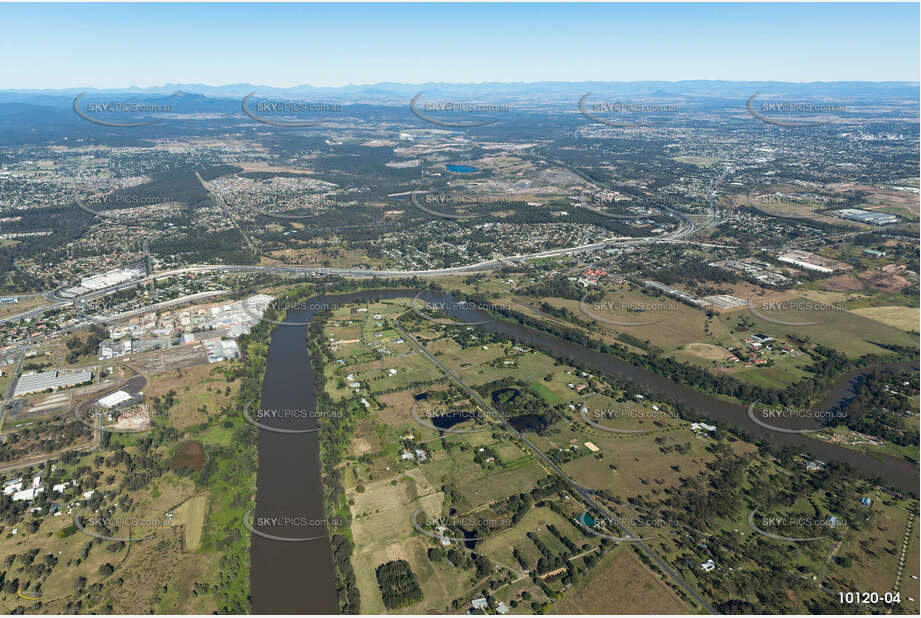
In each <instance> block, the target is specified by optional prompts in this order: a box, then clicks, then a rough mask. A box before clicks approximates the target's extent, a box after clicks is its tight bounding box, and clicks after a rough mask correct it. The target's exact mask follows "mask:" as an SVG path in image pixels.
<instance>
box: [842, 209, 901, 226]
mask: <svg viewBox="0 0 921 618" xmlns="http://www.w3.org/2000/svg"><path fill="white" fill-rule="evenodd" d="M836 212H837V213H838V216H839V217H841V218H842V219H850V220H851V221H859V222H860V223H866V224H868V225H889V224H890V223H896V222H897V221H898V220H899V218H898V217H896V216H895V215H890V214H889V213H886V212H874V211H872V210H860V209H859V208H842V209H841V210H838V211H836Z"/></svg>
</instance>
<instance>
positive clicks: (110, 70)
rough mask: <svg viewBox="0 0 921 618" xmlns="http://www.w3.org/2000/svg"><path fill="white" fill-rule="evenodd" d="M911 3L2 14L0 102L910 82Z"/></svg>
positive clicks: (71, 9)
mask: <svg viewBox="0 0 921 618" xmlns="http://www.w3.org/2000/svg"><path fill="white" fill-rule="evenodd" d="M918 23H919V4H918V3H904V4H852V3H841V4H838V3H834V4H832V3H819V4H723V3H720V4H690V3H681V4H517V3H514V4H336V5H332V4H298V5H295V4H64V5H62V4H37V5H36V4H30V5H24V4H3V5H0V54H2V56H0V57H2V58H3V62H2V63H0V90H8V89H19V88H71V87H94V88H120V87H128V86H132V85H136V86H142V87H145V86H159V85H163V84H165V83H174V84H176V83H203V84H207V85H212V86H213V85H224V84H234V83H252V84H256V85H266V86H276V87H287V86H295V85H302V84H310V85H313V86H341V85H345V84H373V83H378V82H386V81H392V82H404V83H422V82H455V83H469V82H491V81H498V82H534V81H595V80H598V81H634V80H665V81H676V80H685V79H715V80H739V81H761V80H777V81H792V82H811V81H912V82H915V81H918V80H919V26H918Z"/></svg>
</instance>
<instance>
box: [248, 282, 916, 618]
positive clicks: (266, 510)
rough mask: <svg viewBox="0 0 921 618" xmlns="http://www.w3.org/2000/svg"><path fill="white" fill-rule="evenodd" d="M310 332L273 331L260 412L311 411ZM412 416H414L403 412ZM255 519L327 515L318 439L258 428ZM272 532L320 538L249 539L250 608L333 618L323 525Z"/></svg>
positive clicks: (715, 413) (775, 438) (855, 456)
mask: <svg viewBox="0 0 921 618" xmlns="http://www.w3.org/2000/svg"><path fill="white" fill-rule="evenodd" d="M412 294H413V292H408V291H407V290H389V289H388V290H367V291H360V292H353V293H349V294H340V295H331V296H323V297H317V298H313V299H311V301H310V302H312V303H317V304H324V303H326V304H347V303H354V302H366V301H370V300H375V299H393V298H407V297H408V296H412ZM421 299H422V300H423V301H426V302H432V303H439V302H446V303H448V304H449V305H448V306H451V305H450V303H451V298H450V297H449V296H447V295H443V294H432V293H428V292H426V293H424V294H423V295H422V296H421ZM449 313H451V314H452V315H454V316H456V317H458V318H460V319H462V320H465V321H469V322H477V321H481V320H485V319H489V318H490V316H488V315H485V314H482V313H479V312H476V311H471V310H450V311H449ZM312 319H313V312H312V311H299V312H291V313H289V314H288V316H287V317H286V318H285V320H286V321H287V322H302V323H306V322H309V321H310V320H312ZM307 328H308V327H307V326H304V325H298V326H289V325H285V326H277V327H276V328H275V329H274V330H273V331H272V335H271V342H270V344H269V353H268V359H267V367H266V374H265V380H264V382H263V390H262V408H263V409H266V410H271V409H286V408H287V409H306V410H313V409H315V405H316V400H315V397H314V393H313V371H312V369H311V366H310V362H309V358H308V356H307V349H306V344H305V339H306V334H307ZM477 328H483V329H485V330H488V331H490V332H494V333H499V334H502V335H505V336H508V337H511V338H513V339H516V340H518V341H520V342H522V343H525V344H528V345H530V346H533V347H535V348H541V349H545V350H552V351H553V352H555V353H556V354H559V355H561V356H563V357H566V358H569V359H571V360H574V361H578V362H580V363H583V364H584V365H586V366H587V367H591V368H593V369H594V370H595V371H599V372H602V373H604V374H607V375H609V376H611V377H617V378H625V379H628V380H630V381H632V382H634V383H635V384H637V385H638V386H640V387H641V388H642V389H644V390H647V391H649V392H650V393H653V394H655V395H658V396H660V397H662V398H664V399H665V400H668V401H672V402H680V403H682V404H684V405H685V406H686V407H687V408H688V409H689V410H694V411H699V412H701V413H703V414H705V415H706V416H708V417H710V418H712V419H714V420H715V421H716V422H720V421H721V422H724V423H726V424H728V425H732V426H735V427H739V428H741V429H743V430H745V431H747V432H749V433H750V434H752V435H757V436H760V437H763V438H765V439H767V440H768V441H772V442H775V443H777V444H780V445H785V446H791V447H802V448H803V449H804V450H805V451H807V452H809V453H810V454H811V455H812V456H813V457H815V458H817V459H820V460H822V461H824V462H826V463H828V462H831V461H841V462H846V463H848V464H850V465H851V466H853V467H854V468H855V469H856V470H858V471H859V472H860V473H862V474H863V475H866V476H869V477H874V476H876V477H879V478H881V479H883V480H884V481H885V482H887V483H888V484H890V485H892V486H893V487H895V488H897V489H899V490H901V491H904V492H908V493H911V494H914V495H917V492H918V466H917V465H915V464H912V463H910V462H908V461H905V460H904V459H898V458H895V457H890V456H870V455H866V454H864V453H861V452H858V451H854V450H851V449H848V448H845V447H842V446H837V445H834V444H829V443H827V442H822V441H820V440H814V439H811V438H809V437H807V436H805V435H803V434H785V433H777V432H771V431H767V430H765V429H763V428H762V427H760V426H758V425H756V424H755V423H754V422H753V421H752V420H751V419H750V418H749V417H748V413H747V406H742V405H739V404H737V403H731V402H727V401H723V400H721V399H718V398H717V397H714V396H712V395H708V394H705V393H701V392H698V391H695V390H693V389H691V388H688V387H686V386H682V385H681V384H677V383H675V382H672V381H671V380H669V379H668V378H665V377H663V376H660V375H658V374H656V373H653V372H651V371H649V370H647V369H643V368H641V367H635V366H633V365H630V364H629V363H627V362H625V361H622V360H620V359H617V358H614V357H612V356H608V355H605V354H601V353H600V352H596V351H594V350H589V349H586V348H584V347H582V346H579V345H577V344H574V343H570V342H567V341H564V340H562V339H560V338H558V337H554V336H553V335H549V334H547V333H543V332H541V331H538V330H535V329H533V328H529V327H526V326H522V325H520V324H515V323H511V322H505V321H498V320H494V321H490V322H487V323H485V324H480V325H478V326H477ZM854 378H855V374H850V375H847V376H843V377H842V378H839V379H838V380H837V381H836V382H835V384H834V385H833V387H832V388H831V390H830V392H829V395H828V396H827V397H826V398H825V400H824V401H823V402H822V403H821V404H820V406H821V407H820V409H828V408H829V407H831V406H832V405H834V404H835V403H837V402H838V401H840V400H841V399H845V398H848V397H850V396H851V395H850V386H851V384H852V383H853V380H854ZM407 414H408V411H407ZM315 422H316V421H315V420H314V419H310V418H308V419H294V420H290V419H289V420H285V421H281V420H264V421H263V423H264V424H266V425H272V426H275V427H282V428H286V429H302V428H313V427H316V425H315ZM256 504H257V508H256V512H255V514H256V516H257V517H291V518H305V519H308V520H309V519H322V518H324V517H325V515H324V509H323V485H322V476H321V470H320V458H319V442H318V434H317V433H304V434H286V433H277V432H273V431H268V430H265V429H260V430H259V471H258V477H257V491H256ZM256 527H257V528H258V529H260V530H262V531H265V532H267V533H270V534H272V535H274V536H279V537H287V538H295V539H296V538H306V537H309V536H313V535H318V536H322V537H323V538H321V539H318V540H311V541H301V542H285V541H279V540H273V539H267V538H263V537H261V536H258V535H255V534H254V535H252V537H251V538H252V544H251V553H250V557H251V565H250V578H251V583H250V591H251V594H252V598H253V611H254V613H258V614H268V613H278V614H293V613H303V614H317V613H325V614H333V613H338V603H337V600H336V578H335V568H334V566H333V559H332V550H331V548H330V544H329V540H328V539H327V538H326V536H325V535H326V530H325V528H323V527H304V526H271V527H270V528H265V527H260V526H256Z"/></svg>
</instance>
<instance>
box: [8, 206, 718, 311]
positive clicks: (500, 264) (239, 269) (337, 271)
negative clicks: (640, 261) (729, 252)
mask: <svg viewBox="0 0 921 618" xmlns="http://www.w3.org/2000/svg"><path fill="white" fill-rule="evenodd" d="M676 216H678V217H680V218H682V220H685V219H686V224H685V225H683V226H682V227H681V228H679V229H678V230H676V231H675V232H673V233H672V234H671V235H668V236H662V237H658V236H655V237H653V236H649V237H642V238H622V237H616V238H607V239H605V240H601V241H599V242H596V243H591V244H588V245H579V246H577V247H567V248H563V249H552V250H549V251H538V252H536V253H524V254H520V255H511V256H504V257H501V258H497V259H495V260H488V261H485V262H478V263H476V264H467V265H466V266H456V267H453V268H436V269H431V270H378V269H374V268H321V267H314V266H259V265H234V264H193V265H191V266H183V267H182V268H174V269H171V270H165V271H161V272H159V273H157V274H155V275H153V276H151V277H146V278H144V279H136V280H134V281H128V282H126V283H121V284H119V285H115V286H112V287H109V288H105V289H102V290H96V291H93V292H90V293H88V294H84V295H82V296H79V297H77V298H64V297H62V296H61V295H60V294H61V291H62V290H63V288H64V287H68V286H61V287H59V288H57V289H54V290H51V291H50V292H46V293H45V294H44V296H45V298H46V299H48V300H49V301H50V302H51V303H52V304H50V305H46V306H44V307H39V308H36V309H32V310H31V311H26V312H23V313H19V314H16V315H12V316H9V317H6V318H3V319H0V324H6V323H11V322H18V321H20V320H22V319H24V318H29V317H31V318H36V317H39V316H41V315H42V314H44V313H46V312H48V311H53V310H56V309H62V308H65V307H68V306H71V305H73V304H74V303H75V302H86V301H89V300H92V299H94V298H99V297H102V296H108V295H110V294H114V293H116V292H120V291H122V290H127V289H130V288H133V287H137V286H139V285H143V284H147V283H150V282H151V281H152V280H153V279H154V278H157V279H159V278H163V277H171V276H176V275H183V274H188V273H248V272H263V273H276V274H280V275H317V276H340V277H356V278H367V277H399V278H407V277H450V276H454V275H458V274H463V273H471V272H485V271H490V270H496V269H499V268H504V267H506V266H509V265H510V264H515V263H520V262H527V261H530V260H538V259H543V258H552V257H561V256H564V255H576V254H579V253H586V252H589V251H597V250H599V249H607V248H608V247H622V246H630V245H651V244H659V243H665V244H669V243H687V244H693V245H697V246H700V247H709V248H724V249H735V248H736V247H734V246H732V245H721V244H715V243H705V242H698V241H691V240H686V238H685V237H686V236H687V235H688V234H690V233H692V232H693V231H694V229H695V228H694V223H693V222H692V221H691V220H690V219H687V218H686V217H685V216H684V215H683V214H680V213H677V212H676Z"/></svg>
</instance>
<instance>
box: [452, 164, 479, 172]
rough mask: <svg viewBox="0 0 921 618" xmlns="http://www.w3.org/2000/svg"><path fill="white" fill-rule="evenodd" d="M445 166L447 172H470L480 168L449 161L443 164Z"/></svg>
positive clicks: (477, 170)
mask: <svg viewBox="0 0 921 618" xmlns="http://www.w3.org/2000/svg"><path fill="white" fill-rule="evenodd" d="M445 168H446V169H447V170H448V171H449V172H454V173H455V174H472V173H473V172H479V171H480V168H478V167H473V166H471V165H457V164H454V163H449V164H447V165H445Z"/></svg>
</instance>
